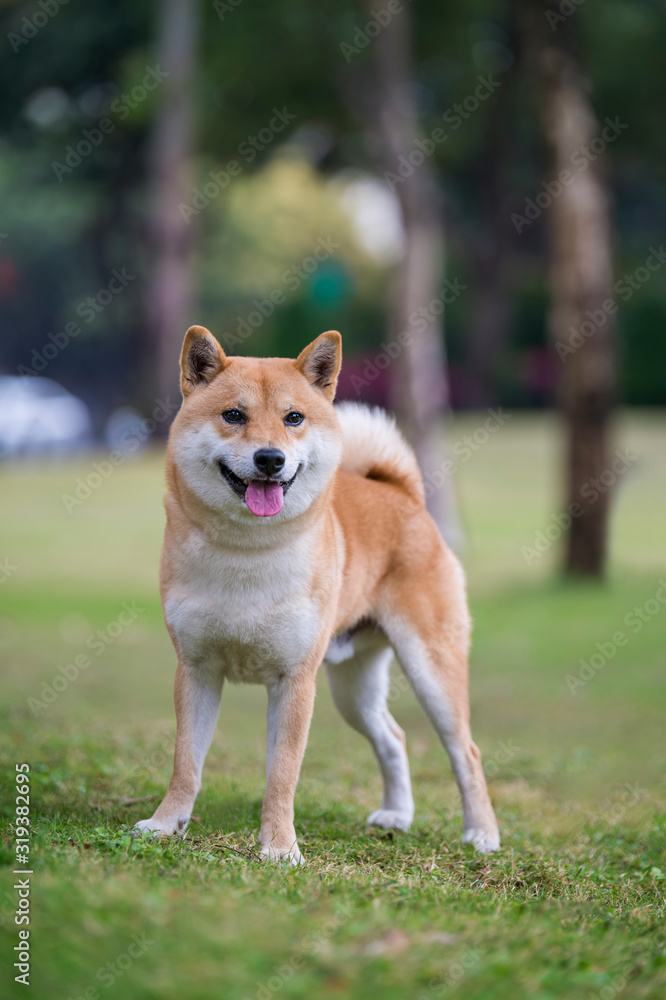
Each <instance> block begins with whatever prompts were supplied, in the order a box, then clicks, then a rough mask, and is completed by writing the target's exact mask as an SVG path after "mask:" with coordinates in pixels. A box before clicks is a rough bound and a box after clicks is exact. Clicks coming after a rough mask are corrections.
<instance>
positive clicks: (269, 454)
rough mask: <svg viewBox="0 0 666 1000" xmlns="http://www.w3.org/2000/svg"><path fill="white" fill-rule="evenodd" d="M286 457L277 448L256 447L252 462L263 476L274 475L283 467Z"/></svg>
mask: <svg viewBox="0 0 666 1000" xmlns="http://www.w3.org/2000/svg"><path fill="white" fill-rule="evenodd" d="M285 461H286V459H285V456H284V452H282V451H280V449H279V448H258V449H257V450H256V451H255V453H254V464H255V465H256V467H257V468H258V469H259V472H263V473H264V475H265V476H274V475H275V474H276V473H277V472H281V471H282V469H283V468H284V463H285Z"/></svg>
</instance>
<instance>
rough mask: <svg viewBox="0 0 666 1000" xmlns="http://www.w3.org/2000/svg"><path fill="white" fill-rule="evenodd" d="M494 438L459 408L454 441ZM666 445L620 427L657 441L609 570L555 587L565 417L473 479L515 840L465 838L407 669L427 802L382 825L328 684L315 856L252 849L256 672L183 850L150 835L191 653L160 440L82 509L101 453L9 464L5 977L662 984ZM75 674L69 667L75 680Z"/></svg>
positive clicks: (634, 488) (476, 682)
mask: <svg viewBox="0 0 666 1000" xmlns="http://www.w3.org/2000/svg"><path fill="white" fill-rule="evenodd" d="M479 426H480V421H479V419H475V418H474V417H468V418H466V419H464V420H459V421H457V423H456V425H455V427H454V438H455V439H456V440H457V439H462V438H463V437H464V435H466V434H467V435H470V434H472V435H473V434H474V431H475V429H476V428H478V427H479ZM665 441H666V414H663V413H638V414H633V415H631V416H626V417H624V418H623V419H622V420H621V421H620V426H619V427H618V447H621V448H625V447H629V448H630V449H631V455H632V456H633V458H632V460H631V463H630V468H629V470H628V471H627V472H626V473H625V474H624V475H622V477H621V479H620V481H619V484H618V489H617V491H616V496H615V501H614V507H613V545H612V559H611V572H610V575H609V580H608V582H607V583H606V584H605V585H603V586H599V587H597V586H590V585H583V584H579V585H568V586H566V585H564V584H563V583H561V582H560V581H558V579H557V575H556V573H555V571H554V570H555V566H556V559H557V547H556V546H553V547H551V548H549V549H548V550H547V551H545V552H544V553H543V554H540V553H539V554H537V555H536V556H528V557H526V556H525V554H524V551H521V549H523V550H524V549H526V548H534V546H535V539H536V537H537V532H539V531H546V529H547V528H548V526H549V525H552V524H554V521H553V515H555V514H557V513H558V511H559V510H560V509H561V506H562V504H561V499H560V496H559V494H558V490H557V486H556V472H557V463H558V441H557V435H556V434H555V429H554V425H553V423H552V421H551V420H550V419H549V418H547V417H545V416H543V415H538V416H535V415H522V416H517V415H516V416H513V417H512V418H511V420H509V421H508V422H507V423H506V424H505V425H504V426H503V427H501V428H500V429H498V430H497V431H496V432H494V433H493V434H491V435H490V437H489V439H488V440H487V442H485V443H483V444H479V445H478V447H477V448H476V450H474V451H473V453H472V454H471V457H470V458H469V460H468V461H466V462H461V463H460V464H459V466H458V467H457V471H456V478H455V482H456V488H457V492H458V496H459V499H460V504H461V509H462V511H463V514H464V522H465V529H466V534H467V549H466V551H465V552H464V553H463V559H464V562H465V564H466V566H467V570H468V577H469V583H470V600H471V605H472V613H473V616H474V619H475V641H474V651H473V657H472V720H473V732H474V735H475V739H476V741H477V743H478V744H479V746H480V747H481V750H482V752H483V755H484V764H485V768H486V773H487V775H488V779H489V785H490V790H491V796H492V798H493V801H494V804H495V808H496V812H497V816H498V820H499V823H500V829H501V834H502V843H503V846H502V849H501V851H500V852H499V853H498V854H497V855H494V856H491V857H489V858H482V857H480V856H478V855H476V854H475V853H474V852H473V850H472V849H471V848H470V847H463V846H462V844H461V810H460V805H459V800H458V795H457V791H456V789H455V786H454V783H453V779H452V776H451V771H450V767H449V764H448V760H447V759H446V757H445V754H444V752H443V750H442V749H441V747H440V746H439V745H438V742H437V739H436V737H435V734H434V731H433V730H432V729H431V728H430V726H429V724H428V723H427V721H426V720H425V717H424V716H423V715H422V713H421V711H420V709H419V708H418V706H417V705H416V704H415V702H414V700H413V698H412V697H411V695H410V694H409V693H408V692H405V691H404V690H403V685H402V684H398V685H397V686H396V689H395V694H394V697H393V698H392V710H393V712H394V714H395V715H396V717H397V719H398V721H399V722H400V724H401V725H402V726H403V727H404V728H405V730H406V732H407V738H408V745H409V751H410V760H411V765H412V777H413V783H414V792H415V798H416V804H417V808H416V820H415V823H414V826H413V828H412V830H411V831H410V832H409V833H408V834H400V835H398V834H396V835H394V836H391V835H386V834H384V835H382V834H380V833H378V832H375V833H372V832H367V831H366V828H365V818H366V816H367V815H368V813H369V812H370V811H372V810H373V809H374V808H376V807H377V806H378V804H379V793H380V781H379V775H378V769H377V767H376V764H375V762H374V758H373V757H372V754H371V751H370V749H369V747H368V745H367V744H366V743H365V741H364V740H363V739H362V738H361V737H360V736H358V735H357V734H356V733H354V732H353V731H352V730H350V729H349V728H348V727H347V726H346V725H345V724H344V723H343V722H342V720H341V719H339V718H338V717H337V715H336V713H335V711H334V709H333V707H332V705H331V700H330V697H329V695H328V692H327V689H326V685H325V683H324V678H323V677H322V679H321V680H322V683H321V685H320V691H319V696H318V701H317V705H316V709H315V719H314V723H313V727H312V733H311V737H310V743H309V747H308V751H307V754H306V758H305V763H304V767H303V773H302V778H301V782H300V786H299V790H298V794H297V800H296V829H297V832H298V834H299V841H300V846H301V849H302V850H303V851H304V853H305V856H306V860H307V863H306V864H305V865H304V866H303V867H302V868H300V869H298V870H289V869H287V868H284V867H280V866H274V865H266V864H263V863H261V862H260V861H258V860H256V857H255V854H254V837H255V834H256V832H257V831H258V827H259V816H260V809H261V799H262V794H263V783H262V778H263V768H264V747H263V740H264V728H265V723H264V713H265V693H264V692H263V690H261V689H252V688H241V687H231V686H227V689H226V690H225V693H224V696H223V703H222V712H221V716H220V724H219V726H218V732H217V734H216V738H215V741H214V743H213V747H212V749H211V753H210V755H209V757H208V761H207V764H206V767H205V770H204V788H203V791H202V793H201V796H200V798H199V800H198V803H197V806H196V807H195V809H196V812H197V818H196V821H194V822H192V824H191V825H190V828H189V831H188V835H187V838H186V839H185V840H184V841H178V840H175V839H170V840H167V841H157V842H149V841H134V840H132V838H131V836H130V834H129V829H130V827H131V825H132V824H133V823H134V822H135V821H136V820H138V819H141V818H144V817H146V816H148V815H150V814H151V812H152V811H153V808H154V806H155V804H156V803H157V802H158V801H159V797H160V796H161V794H162V792H163V791H164V788H165V786H166V783H167V780H168V777H169V775H170V769H171V751H172V743H173V733H174V729H175V725H174V717H173V707H172V702H171V688H172V682H173V673H174V666H175V658H174V654H173V651H172V649H171V646H170V643H169V640H168V637H167V634H166V630H165V628H164V626H163V623H162V618H161V609H160V604H159V597H158V593H157V566H158V558H159V549H160V544H161V533H162V525H163V513H162V506H161V495H162V492H163V483H162V457H161V455H160V454H158V453H153V454H150V455H148V456H145V457H143V458H141V459H140V460H139V461H136V462H132V463H127V464H126V465H124V466H121V467H118V468H116V469H115V470H114V471H113V473H112V475H110V476H109V477H108V479H105V480H103V481H102V482H101V483H100V485H99V486H97V487H96V488H94V489H93V490H92V491H91V495H90V496H89V497H88V498H87V499H85V500H84V501H83V502H82V503H81V504H80V505H77V506H75V507H74V508H73V509H71V511H69V512H68V511H67V510H66V508H65V503H64V502H63V499H62V496H63V494H73V492H74V488H75V484H76V480H77V478H78V477H83V478H86V477H87V476H89V475H90V473H92V472H93V471H94V470H93V466H92V462H93V458H88V459H86V460H83V461H81V462H78V463H74V462H70V463H67V464H58V465H52V466H44V465H42V466H40V467H39V468H29V467H25V466H24V467H20V468H17V467H15V468H7V467H6V468H4V469H3V470H1V472H0V484H1V488H2V497H3V508H2V512H3V517H2V519H1V522H0V564H1V567H2V568H0V578H2V582H1V583H0V642H1V646H2V653H3V691H4V698H3V706H4V707H3V708H2V710H1V711H2V715H1V724H0V728H1V734H0V736H1V738H0V752H1V754H2V768H1V775H2V781H3V795H2V806H3V814H2V848H1V857H0V861H2V864H3V882H2V887H1V889H0V961H1V962H2V973H1V974H2V983H1V985H0V995H1V996H2V997H14V996H17V997H18V996H26V995H27V996H32V997H34V998H37V1000H42V998H44V1000H46V998H48V1000H57V998H63V1000H67V998H70V997H71V998H77V997H79V998H80V997H85V998H86V1000H98V998H104V1000H106V998H109V1000H110V998H113V997H118V998H129V1000H143V998H149V997H159V998H161V1000H171V998H174V1000H176V998H178V1000H181V998H186V1000H199V998H201V1000H209V998H212V997H215V998H217V997H220V998H223V1000H245V998H251V1000H269V998H272V997H275V996H280V997H281V998H285V1000H286V998H304V1000H305V998H307V1000H327V998H333V997H350V998H354V1000H356V998H358V1000H361V998H366V997H370V996H373V995H376V996H379V997H381V998H382V1000H394V998H395V1000H397V998H401V1000H403V998H415V1000H437V998H440V997H460V998H465V1000H499V998H501V1000H505V998H506V1000H513V998H522V997H530V998H532V1000H551V998H558V1000H559V998H562V1000H577V998H580V1000H590V998H599V1000H614V998H616V997H619V998H622V1000H624V998H627V1000H628V998H634V997H636V998H638V997H640V998H655V1000H656V998H663V997H664V996H666V926H665V924H664V886H665V885H666V882H665V877H666V855H665V847H666V844H665V839H664V837H665V833H666V822H665V819H664V815H665V814H664V806H665V804H666V787H665V781H664V774H665V772H666V726H665V723H664V704H665V701H666V670H665V669H664V659H665V650H666V609H664V608H663V607H662V606H661V604H659V602H658V600H657V598H656V597H655V595H656V594H657V593H658V592H659V587H660V584H659V581H660V579H665V578H666V559H665V558H664V557H665V555H666V523H665V519H664V509H665V505H664V497H665V495H666V493H665V490H664V487H665V486H666V462H665V461H664V458H665V455H666V448H665V446H664V444H665ZM475 443H476V442H475ZM103 459H104V456H103V455H100V456H98V458H97V460H98V461H100V460H103ZM70 506H71V505H70ZM552 533H554V529H552V530H551V534H552ZM664 593H666V591H664ZM123 606H125V608H126V609H127V608H129V609H130V613H129V615H127V614H126V615H125V616H124V620H125V621H127V620H128V619H131V620H130V621H129V624H126V625H122V624H119V623H118V617H119V615H120V614H121V612H122V610H123ZM100 630H101V631H100ZM618 632H622V633H623V637H624V640H623V641H622V640H619V639H618V636H617V633H618ZM91 637H92V638H91ZM597 644H600V646H601V650H600V648H599V647H598V646H597ZM595 654H597V655H596V658H595ZM84 655H85V656H86V657H87V661H88V664H87V665H86V666H85V667H83V666H81V668H80V669H79V672H78V676H76V677H75V678H74V673H75V669H74V668H75V667H76V663H77V661H76V657H77V656H78V657H79V658H80V657H82V656H84ZM590 658H592V663H593V665H591V666H589V664H590ZM581 660H583V661H585V662H586V664H588V667H587V668H585V667H581ZM78 663H79V664H81V663H82V660H81V659H79V661H78ZM72 665H74V666H72ZM595 665H596V669H595ZM60 666H63V667H65V668H66V670H67V669H68V667H69V669H68V672H69V674H70V676H71V677H72V678H73V679H71V680H67V678H66V677H65V680H67V683H66V684H64V682H63V680H62V679H61V680H60V681H58V682H57V684H56V687H58V688H61V690H60V691H57V692H56V691H55V690H53V688H52V683H53V681H54V678H56V677H58V676H59V677H60V678H63V674H62V673H61V672H60V671H59V667H60ZM581 669H582V673H583V676H584V677H587V679H586V680H584V683H581V677H580V675H579V671H581ZM398 676H399V675H398V674H397V673H396V678H397V677H398ZM45 684H46V687H44V685H45ZM49 691H51V693H52V694H53V695H54V698H53V699H52V700H50V699H51V694H49ZM23 762H27V763H29V765H30V785H31V820H32V827H31V841H32V844H31V851H32V853H31V870H32V871H33V872H34V874H32V876H31V877H30V887H31V898H30V903H31V910H30V924H29V929H30V951H31V954H32V969H31V982H30V987H29V989H28V990H27V991H26V990H25V989H24V987H23V986H21V985H18V984H15V983H14V982H13V977H14V975H15V974H16V972H15V970H12V967H11V966H12V962H13V961H14V960H15V959H14V957H13V956H14V955H15V953H14V952H13V951H12V949H13V948H14V946H15V945H16V944H17V943H18V930H19V928H18V927H17V926H16V925H15V923H14V911H15V910H16V906H17V891H16V890H15V889H13V888H12V886H13V885H14V884H15V882H16V879H17V878H18V877H20V876H14V875H13V874H12V872H13V870H14V868H15V867H16V863H15V854H14V846H13V827H12V816H13V811H14V796H15V791H14V781H15V765H16V764H17V763H23ZM136 799H144V800H145V801H142V802H136V801H135V800H136Z"/></svg>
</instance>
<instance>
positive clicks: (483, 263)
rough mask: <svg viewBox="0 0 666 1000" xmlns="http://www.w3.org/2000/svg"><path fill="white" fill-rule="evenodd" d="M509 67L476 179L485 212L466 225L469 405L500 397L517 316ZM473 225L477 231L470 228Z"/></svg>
mask: <svg viewBox="0 0 666 1000" xmlns="http://www.w3.org/2000/svg"><path fill="white" fill-rule="evenodd" d="M512 72H513V70H509V72H508V73H506V74H505V75H504V77H503V80H502V86H501V87H500V89H499V92H498V93H497V94H496V96H495V97H494V113H493V115H492V118H491V120H490V122H489V123H488V127H487V130H486V134H485V136H484V142H483V146H482V147H481V153H480V156H479V163H478V172H476V171H475V175H474V176H475V178H476V181H477V187H476V189H477V192H478V195H477V197H478V203H479V205H480V207H481V211H482V214H483V218H484V226H483V229H482V232H481V235H480V236H479V235H477V233H475V232H474V231H473V229H474V228H476V229H477V230H478V227H473V226H470V225H465V223H464V220H461V222H462V227H461V228H462V229H463V231H464V232H465V230H466V232H465V245H464V247H463V251H464V253H466V254H467V255H468V256H469V258H470V264H471V267H472V273H473V276H474V302H473V304H472V308H471V311H470V320H469V325H468V328H467V331H466V336H465V382H464V385H463V391H464V393H465V397H464V401H465V405H466V406H467V407H470V408H472V409H488V408H489V407H492V406H496V405H497V402H498V366H499V363H500V358H501V354H502V351H503V349H504V348H505V346H506V343H507V340H508V336H509V331H510V329H511V322H512V313H513V309H512V295H511V286H510V282H509V275H510V270H511V263H512V260H511V253H512V235H511V233H510V230H509V225H508V219H507V213H506V203H507V201H508V196H509V188H508V183H507V180H508V176H509V170H510V167H511V163H510V162H509V161H510V158H511V157H512V154H513V150H514V149H515V143H516V137H515V135H514V133H513V128H512V124H513V122H512V118H513V116H514V107H515V104H514V101H515V92H514V91H512V89H511V84H510V82H509V74H510V73H512ZM470 230H472V231H470Z"/></svg>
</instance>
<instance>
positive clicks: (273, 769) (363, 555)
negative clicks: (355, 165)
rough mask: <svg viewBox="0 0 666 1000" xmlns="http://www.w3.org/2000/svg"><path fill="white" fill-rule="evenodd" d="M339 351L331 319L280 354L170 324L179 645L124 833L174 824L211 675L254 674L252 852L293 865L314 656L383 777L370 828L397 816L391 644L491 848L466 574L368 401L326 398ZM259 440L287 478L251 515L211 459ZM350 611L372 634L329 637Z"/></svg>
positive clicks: (244, 462)
mask: <svg viewBox="0 0 666 1000" xmlns="http://www.w3.org/2000/svg"><path fill="white" fill-rule="evenodd" d="M340 360H341V352H340V336H339V334H337V333H336V332H333V331H332V332H329V333H327V334H322V336H321V337H319V338H317V340H315V341H314V342H313V343H312V344H311V345H309V346H308V347H307V348H306V349H305V350H304V351H303V352H302V353H301V355H299V357H298V358H297V359H296V361H292V360H289V359H280V358H271V359H265V358H263V359H258V358H240V357H226V356H225V355H224V352H223V351H222V349H221V348H220V346H219V344H217V341H215V339H214V338H213V337H212V335H211V334H209V333H208V331H206V330H203V329H202V328H201V327H194V328H191V329H190V330H189V331H188V333H187V336H186V338H185V342H184V345H183V353H182V359H181V366H182V373H183V375H182V388H183V394H184V402H183V406H182V408H181V410H180V412H179V413H178V415H177V417H176V419H175V421H174V424H173V427H172V430H171V435H170V440H169V448H168V456H167V483H168V493H167V496H166V500H165V506H166V511H167V526H166V532H165V540H164V550H163V558H162V571H161V594H162V601H163V605H164V609H165V618H166V621H167V627H168V629H169V632H170V635H171V638H172V641H173V643H174V646H175V648H176V651H177V653H178V658H179V665H178V670H177V674H176V689H175V704H176V715H177V723H178V736H177V742H176V752H175V764H174V773H173V777H172V780H171V783H170V785H169V789H168V792H167V794H166V797H165V799H164V801H163V802H162V804H161V805H160V806H159V808H158V809H157V811H156V813H155V815H154V816H153V817H151V819H150V820H145V821H143V822H142V823H140V824H139V825H138V826H139V828H140V829H149V830H153V831H159V832H163V833H174V832H182V831H183V830H184V829H185V826H186V825H187V821H188V819H189V816H190V813H191V809H192V805H193V803H194V799H195V797H196V794H197V793H198V791H199V787H200V778H201V768H202V766H203V761H204V758H205V754H206V751H207V749H208V746H209V745H210V741H211V739H212V735H213V731H214V727H215V721H216V718H217V705H218V703H219V696H220V692H221V689H222V685H223V682H224V680H225V679H227V680H230V681H241V682H246V683H261V684H264V685H265V686H266V688H267V690H268V694H269V712H268V742H267V787H266V797H265V799H264V808H263V815H262V824H261V831H260V842H261V845H262V852H263V853H265V854H267V855H268V856H271V857H288V858H290V859H291V861H292V862H297V861H299V860H300V852H299V850H298V846H297V844H296V834H295V829H294V813H293V802H294V793H295V789H296V784H297V781H298V775H299V770H300V765H301V761H302V759H303V754H304V752H305V745H306V741H307V734H308V728H309V724H310V720H311V716H312V710H313V703H314V690H315V677H316V672H317V670H318V668H319V666H320V664H321V662H322V660H323V658H324V656H325V654H326V651H327V649H329V654H326V655H327V659H328V663H327V670H328V673H329V677H330V680H331V686H332V690H333V694H334V699H335V701H336V704H337V705H338V707H339V708H340V711H341V712H342V714H343V716H344V717H345V718H346V719H347V720H348V721H349V722H350V724H351V725H353V726H354V727H355V728H357V729H358V730H359V731H360V732H363V733H364V735H366V736H367V737H368V739H370V741H371V743H372V745H373V748H374V749H375V752H376V754H377V757H378V759H379V762H380V766H381V769H382V774H383V777H384V802H383V806H382V809H380V810H377V811H376V812H375V813H373V814H372V816H371V817H370V821H371V822H374V823H377V824H379V825H385V826H390V825H395V826H400V827H403V828H406V827H407V826H408V825H409V823H410V822H411V817H412V814H413V800H412V798H411V787H410V782H409V772H408V766H407V760H406V755H405V750H404V734H402V730H401V729H400V727H399V726H398V725H397V723H396V722H395V720H393V719H392V717H391V716H390V714H389V712H388V709H387V707H386V687H387V684H388V662H389V661H388V656H387V649H388V647H389V646H393V648H394V649H395V652H396V654H397V656H398V658H399V660H400V662H401V665H402V667H403V669H404V671H405V673H406V675H407V677H408V678H409V680H410V682H411V684H412V686H413V687H414V690H415V692H416V695H417V697H418V698H419V700H420V701H421V703H422V705H423V707H424V709H425V711H426V712H427V714H428V716H429V717H430V719H431V721H432V722H433V724H434V725H435V727H436V729H437V731H438V733H439V735H440V737H441V739H442V741H443V743H444V744H445V746H446V748H447V750H448V751H449V754H450V757H451V761H452V765H453V769H454V773H455V775H456V779H457V781H458V785H459V787H460V791H461V797H462V803H463V821H464V828H465V839H466V840H470V841H473V842H474V843H475V845H476V846H477V847H479V849H481V850H493V849H496V847H497V846H498V844H499V837H498V833H497V825H496V822H495V817H494V815H493V811H492V807H491V805H490V802H489V799H488V795H487V791H486V785H485V779H484V776H483V770H482V767H481V762H480V756H479V752H478V750H477V748H476V746H475V745H474V743H473V742H472V740H471V737H470V733H469V705H468V695H467V657H468V651H469V638H470V620H469V614H468V611H467V601H466V595H465V581H464V575H463V571H462V568H461V566H460V564H459V562H458V560H457V559H456V558H455V556H454V555H453V554H452V553H451V552H450V551H449V549H448V548H447V547H446V545H445V544H444V542H443V541H442V539H441V536H440V535H439V532H438V530H437V528H436V526H435V524H434V523H433V521H432V519H431V518H430V516H429V514H428V513H427V511H426V510H425V506H424V503H423V483H422V480H421V476H420V472H419V470H418V466H417V464H416V459H415V458H414V455H413V453H412V451H411V449H409V447H408V446H407V444H406V443H405V442H404V440H403V439H402V437H401V436H400V434H399V432H398V431H397V429H396V427H395V425H394V423H393V422H392V421H391V420H390V418H388V417H387V416H386V415H385V414H383V413H381V412H380V411H375V412H373V411H369V410H366V409H365V408H362V407H359V406H357V405H355V404H342V405H341V406H338V407H335V406H333V405H332V401H333V397H334V394H335V383H336V380H337V375H338V371H339V367H340ZM232 408H238V409H240V410H241V411H242V412H243V414H244V415H246V417H247V420H246V422H245V423H244V424H243V425H241V426H236V425H232V424H229V423H226V422H225V421H224V420H223V419H222V417H221V414H222V413H224V412H227V411H228V410H229V409H232ZM292 410H296V411H299V412H301V413H302V414H304V415H305V419H304V421H303V423H302V424H300V425H299V426H288V425H287V424H286V423H285V420H284V418H285V414H286V413H287V412H289V411H292ZM264 447H271V448H278V449H280V450H281V451H282V452H283V453H284V455H285V456H286V464H285V470H287V471H285V481H287V479H291V476H292V474H293V475H294V479H293V484H292V485H291V486H290V487H289V490H288V492H287V493H286V494H285V498H284V507H283V509H282V510H281V511H280V513H279V514H277V515H275V516H274V517H269V518H256V517H254V515H252V514H251V513H250V511H249V510H248V509H247V507H246V506H245V504H244V502H243V500H242V499H241V498H239V497H238V496H237V495H235V494H234V493H233V490H232V489H231V488H230V487H229V485H227V482H225V480H224V478H223V477H222V475H221V474H220V471H219V463H220V462H222V464H223V465H224V466H226V467H228V468H231V469H232V471H234V472H236V470H238V471H237V474H238V475H240V476H241V477H242V478H247V477H248V476H249V477H250V478H252V473H251V471H249V472H246V471H245V470H251V468H252V465H251V462H252V456H253V454H254V452H255V449H257V448H264ZM218 456H222V458H221V459H219V460H218ZM366 621H370V622H372V623H374V631H371V632H368V631H367V630H366V631H365V632H363V631H361V632H360V633H356V634H355V635H353V636H351V637H349V636H347V635H346V633H347V632H348V631H349V630H352V631H353V630H354V629H357V628H358V626H359V623H361V624H362V623H363V622H366ZM377 629H379V631H377ZM336 636H339V637H341V638H340V639H339V640H335V641H333V642H332V640H334V637H336ZM336 642H338V646H336ZM329 643H332V645H331V646H330V647H329ZM352 648H353V656H352V658H351V659H349V660H345V656H346V653H345V650H349V649H352ZM341 650H342V652H341Z"/></svg>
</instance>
